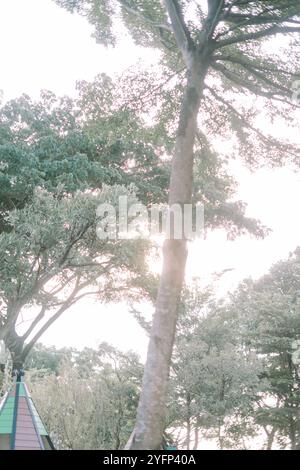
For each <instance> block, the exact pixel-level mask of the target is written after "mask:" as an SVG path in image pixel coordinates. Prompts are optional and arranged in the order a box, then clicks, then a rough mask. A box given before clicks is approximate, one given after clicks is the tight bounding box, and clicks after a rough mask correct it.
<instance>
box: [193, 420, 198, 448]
mask: <svg viewBox="0 0 300 470" xmlns="http://www.w3.org/2000/svg"><path fill="white" fill-rule="evenodd" d="M194 432H195V441H194V447H193V450H197V449H198V445H199V427H198V423H196V427H195V431H194Z"/></svg>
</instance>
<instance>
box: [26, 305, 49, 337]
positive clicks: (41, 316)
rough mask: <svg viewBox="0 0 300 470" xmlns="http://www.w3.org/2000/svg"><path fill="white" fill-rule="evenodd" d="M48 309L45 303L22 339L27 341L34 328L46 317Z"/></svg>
mask: <svg viewBox="0 0 300 470" xmlns="http://www.w3.org/2000/svg"><path fill="white" fill-rule="evenodd" d="M46 310H47V306H46V305H43V306H42V308H41V310H40V313H39V314H38V315H37V316H36V318H35V319H34V320H33V322H32V323H31V325H30V327H29V328H28V330H27V331H26V333H24V334H23V336H21V338H22V341H25V340H26V339H27V338H28V336H29V335H30V334H31V333H32V331H33V330H34V328H35V327H36V325H37V324H38V323H39V322H40V321H41V320H42V319H43V318H44V316H45V313H46Z"/></svg>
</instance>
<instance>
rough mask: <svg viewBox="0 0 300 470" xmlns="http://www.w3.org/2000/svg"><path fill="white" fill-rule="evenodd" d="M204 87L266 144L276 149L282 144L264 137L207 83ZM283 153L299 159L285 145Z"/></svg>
mask: <svg viewBox="0 0 300 470" xmlns="http://www.w3.org/2000/svg"><path fill="white" fill-rule="evenodd" d="M205 88H206V89H207V90H209V92H210V93H211V94H212V95H213V96H214V98H215V99H216V100H217V101H219V102H221V103H222V104H223V105H224V106H226V107H227V108H228V109H230V111H231V112H233V113H234V114H235V115H236V116H237V117H238V118H239V119H240V122H242V123H243V124H244V126H245V127H248V128H249V129H250V130H252V131H253V132H255V134H256V135H257V136H258V137H259V138H260V139H261V140H262V142H264V143H265V144H267V145H270V146H271V147H274V148H276V149H278V147H279V146H280V145H282V143H281V142H279V141H277V140H273V139H271V138H269V137H266V136H265V135H264V134H263V133H262V132H260V131H259V129H257V128H256V127H254V126H252V125H251V124H250V123H249V122H248V121H247V120H246V119H245V118H244V116H243V115H242V114H241V113H239V112H238V111H237V110H236V109H235V108H234V106H232V105H231V104H230V103H228V101H226V100H224V98H222V97H221V96H219V95H218V94H217V93H216V92H215V91H214V90H213V89H212V88H211V87H210V86H208V85H207V84H206V85H205ZM284 151H285V153H288V154H289V155H291V156H292V157H294V158H296V159H299V154H298V155H297V154H295V153H293V152H291V151H290V150H289V149H288V148H287V146H285V149H284Z"/></svg>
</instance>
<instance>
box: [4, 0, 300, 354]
mask: <svg viewBox="0 0 300 470" xmlns="http://www.w3.org/2000/svg"><path fill="white" fill-rule="evenodd" d="M91 32H92V31H91V27H90V26H89V25H88V24H87V22H86V21H85V20H84V19H83V18H80V17H78V16H75V15H71V14H69V13H67V12H65V11H64V10H62V9H60V8H59V7H58V6H56V5H55V4H54V2H52V1H51V0H26V1H24V0H0V63H1V75H0V90H1V89H2V90H3V92H4V99H5V100H8V99H11V98H15V97H17V96H19V95H20V94H22V93H27V94H29V95H30V96H32V97H34V98H38V96H39V92H40V90H41V89H49V90H52V91H54V92H56V93H57V94H69V95H70V94H74V93H75V82H76V80H82V79H85V80H92V79H93V78H94V76H95V75H96V74H98V73H101V72H106V73H109V74H112V73H116V72H120V71H122V70H124V69H125V68H127V67H129V66H130V65H132V64H134V63H136V62H137V61H138V60H140V59H142V60H143V61H144V62H146V63H147V64H151V63H152V62H153V61H154V60H155V54H154V53H153V52H151V51H146V50H144V49H139V48H136V47H134V46H133V45H132V44H131V42H130V40H129V39H128V38H127V37H124V38H123V39H122V43H121V44H120V45H119V46H118V47H117V48H116V49H115V50H113V51H111V50H110V51H107V50H106V49H105V48H103V47H102V46H100V45H97V44H96V43H95V41H94V39H93V38H91ZM238 179H239V182H240V189H239V194H238V197H239V198H241V199H243V200H244V201H246V202H247V203H248V210H247V215H249V216H252V217H257V218H259V219H261V220H262V222H263V223H264V224H265V225H267V226H269V227H270V228H271V229H272V230H273V232H272V234H271V235H270V236H269V237H267V238H266V239H265V240H260V241H257V240H253V239H250V238H249V237H243V238H240V239H238V240H236V241H235V242H230V241H227V240H226V236H225V235H224V234H223V233H221V232H216V233H215V234H213V235H212V236H211V237H209V239H208V240H205V241H204V240H200V241H198V242H196V243H195V244H194V246H193V247H192V249H191V253H190V256H189V260H188V277H189V278H190V277H192V276H200V277H202V278H206V279H209V276H210V274H212V273H213V272H216V271H221V270H223V269H226V268H234V270H233V271H231V272H230V273H228V274H226V275H225V276H224V277H223V278H222V286H221V290H222V292H224V293H225V292H226V290H227V289H232V288H233V287H234V286H235V285H236V284H237V282H238V281H239V280H241V279H242V278H244V277H245V276H249V275H252V276H254V277H258V276H260V275H262V274H263V273H265V272H266V271H267V270H268V269H269V267H270V265H271V264H272V263H273V262H276V261H277V260H279V259H281V258H285V257H287V255H288V253H289V252H290V251H292V250H294V249H295V247H296V246H297V245H298V244H300V218H299V201H300V184H299V183H300V172H299V173H298V174H296V173H293V172H292V170H290V169H287V168H284V169H277V170H274V171H270V170H260V171H258V172H256V173H254V174H250V173H249V172H248V171H247V170H246V169H241V168H239V169H238ZM145 308H146V307H145ZM148 313H149V312H148ZM83 320H84V321H83ZM83 324H84V327H83ZM100 341H108V342H110V343H112V344H114V345H116V346H119V347H120V348H122V349H134V350H137V351H138V352H139V353H140V354H142V356H143V357H144V356H145V351H146V348H147V341H146V338H145V335H144V333H143V331H142V329H141V328H140V327H139V326H138V325H137V324H136V321H135V320H134V319H133V318H132V317H131V316H130V315H129V314H128V313H127V309H126V306H125V305H110V306H103V305H99V304H97V303H95V302H93V301H86V300H85V301H83V302H81V303H80V304H78V305H76V306H75V307H74V308H72V309H71V310H70V311H69V312H67V313H65V314H64V316H63V317H62V318H61V319H60V320H58V321H57V322H56V323H55V324H54V325H53V326H52V327H51V328H50V329H49V331H48V332H46V333H45V335H44V336H43V342H44V343H45V344H55V345H56V346H57V347H62V346H77V347H84V346H96V345H97V343H99V342H100Z"/></svg>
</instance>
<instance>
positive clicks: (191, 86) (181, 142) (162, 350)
mask: <svg viewBox="0 0 300 470" xmlns="http://www.w3.org/2000/svg"><path fill="white" fill-rule="evenodd" d="M205 72H206V70H205V66H204V64H203V63H201V62H200V61H197V63H195V61H194V63H193V67H192V70H189V71H188V79H187V86H186V90H185V94H184V97H183V100H182V105H181V113H180V119H179V126H178V132H177V138H176V145H175V154H174V157H173V164H172V171H171V180H170V193H169V204H170V205H173V204H175V203H177V204H180V205H181V207H183V205H184V204H187V203H191V199H192V185H193V148H194V141H195V135H196V130H197V115H198V111H199V106H200V101H201V97H202V93H203V85H204V76H205ZM186 259H187V246H186V240H185V239H184V237H183V238H182V239H180V240H178V239H174V238H172V236H171V237H170V238H169V239H166V240H165V242H164V247H163V269H162V275H161V278H160V285H159V290H158V295H157V301H156V310H155V314H154V317H153V324H152V330H151V336H150V342H149V347H148V355H147V361H146V365H145V371H144V377H143V384H142V391H141V397H140V402H139V406H138V413H137V422H136V426H135V429H134V432H133V434H132V436H131V439H130V441H129V442H128V444H127V447H126V448H127V449H128V448H130V449H158V448H159V447H160V445H161V438H162V434H163V431H164V426H165V402H166V395H167V387H168V377H169V370H170V361H171V355H172V349H173V343H174V336H175V330H176V322H177V312H178V305H179V301H180V295H181V290H182V284H183V281H184V273H185V264H186Z"/></svg>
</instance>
